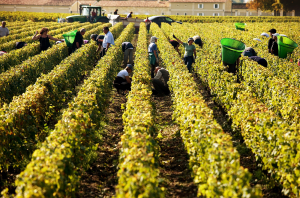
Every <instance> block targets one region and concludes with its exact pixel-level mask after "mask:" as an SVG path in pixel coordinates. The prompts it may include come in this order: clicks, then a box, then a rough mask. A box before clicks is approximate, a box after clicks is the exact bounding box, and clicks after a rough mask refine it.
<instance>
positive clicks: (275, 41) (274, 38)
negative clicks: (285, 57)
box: [271, 33, 279, 56]
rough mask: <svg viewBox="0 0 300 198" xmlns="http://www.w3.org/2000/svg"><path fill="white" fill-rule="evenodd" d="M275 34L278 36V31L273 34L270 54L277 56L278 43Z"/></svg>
mask: <svg viewBox="0 0 300 198" xmlns="http://www.w3.org/2000/svg"><path fill="white" fill-rule="evenodd" d="M277 36H279V34H278V33H275V34H273V40H274V41H273V43H272V46H271V54H274V55H275V56H278V43H277Z"/></svg>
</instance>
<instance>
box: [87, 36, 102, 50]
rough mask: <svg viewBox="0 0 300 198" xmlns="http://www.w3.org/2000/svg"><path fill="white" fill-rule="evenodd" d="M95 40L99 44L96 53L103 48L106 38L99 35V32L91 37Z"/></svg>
mask: <svg viewBox="0 0 300 198" xmlns="http://www.w3.org/2000/svg"><path fill="white" fill-rule="evenodd" d="M90 38H91V39H92V40H93V41H96V44H97V45H98V48H97V50H96V53H98V52H99V51H101V48H102V42H103V39H104V35H97V34H92V35H91V37H90Z"/></svg>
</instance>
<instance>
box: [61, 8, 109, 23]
mask: <svg viewBox="0 0 300 198" xmlns="http://www.w3.org/2000/svg"><path fill="white" fill-rule="evenodd" d="M79 10H80V15H72V16H68V17H66V20H67V22H68V23H72V22H76V21H79V22H81V23H84V22H91V23H96V22H104V23H108V22H109V19H108V18H107V17H106V16H102V15H101V11H102V10H101V7H100V6H90V5H80V8H79Z"/></svg>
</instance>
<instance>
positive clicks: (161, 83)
mask: <svg viewBox="0 0 300 198" xmlns="http://www.w3.org/2000/svg"><path fill="white" fill-rule="evenodd" d="M154 73H155V76H154V78H153V79H152V84H153V86H154V89H155V90H153V94H154V95H157V96H158V97H160V96H164V95H169V94H170V90H169V86H168V81H169V78H170V75H169V71H168V70H166V69H164V68H162V67H156V68H155V71H154Z"/></svg>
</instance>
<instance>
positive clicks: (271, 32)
mask: <svg viewBox="0 0 300 198" xmlns="http://www.w3.org/2000/svg"><path fill="white" fill-rule="evenodd" d="M269 32H270V37H271V38H270V39H269V42H268V52H269V53H271V47H272V45H273V42H274V41H275V40H274V38H273V34H276V30H275V29H270V30H269Z"/></svg>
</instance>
